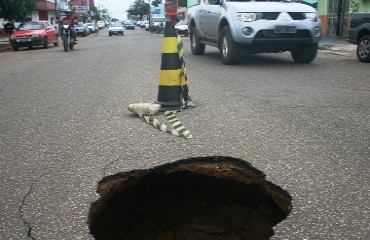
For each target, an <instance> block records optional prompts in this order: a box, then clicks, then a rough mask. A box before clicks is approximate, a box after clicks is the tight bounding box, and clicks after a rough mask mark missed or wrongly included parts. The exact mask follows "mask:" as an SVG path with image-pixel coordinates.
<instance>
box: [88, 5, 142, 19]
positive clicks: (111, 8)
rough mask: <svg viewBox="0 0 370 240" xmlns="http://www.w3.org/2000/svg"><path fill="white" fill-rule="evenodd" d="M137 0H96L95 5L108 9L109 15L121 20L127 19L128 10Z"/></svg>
mask: <svg viewBox="0 0 370 240" xmlns="http://www.w3.org/2000/svg"><path fill="white" fill-rule="evenodd" d="M134 2H135V0H95V6H96V7H97V8H99V3H100V8H101V9H103V8H106V9H108V12H109V15H110V16H112V17H113V18H117V19H119V20H126V19H127V12H126V11H127V10H128V9H129V7H130V6H131V5H132V4H133V3H134Z"/></svg>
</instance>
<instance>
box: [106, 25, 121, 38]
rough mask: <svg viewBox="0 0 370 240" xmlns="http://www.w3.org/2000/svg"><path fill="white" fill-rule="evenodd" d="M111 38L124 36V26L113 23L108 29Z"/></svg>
mask: <svg viewBox="0 0 370 240" xmlns="http://www.w3.org/2000/svg"><path fill="white" fill-rule="evenodd" d="M108 32H109V36H112V35H122V36H123V26H122V24H121V23H120V22H115V23H111V25H110V26H109V29H108Z"/></svg>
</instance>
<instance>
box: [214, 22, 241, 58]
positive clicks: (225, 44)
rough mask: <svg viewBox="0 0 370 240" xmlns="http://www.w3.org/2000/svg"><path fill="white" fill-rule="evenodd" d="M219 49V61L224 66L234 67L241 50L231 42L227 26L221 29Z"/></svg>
mask: <svg viewBox="0 0 370 240" xmlns="http://www.w3.org/2000/svg"><path fill="white" fill-rule="evenodd" d="M219 48H220V53H221V59H222V62H223V63H224V64H226V65H234V64H238V63H239V59H240V57H241V49H240V47H239V46H238V44H236V43H235V42H234V41H233V39H232V37H231V31H230V28H229V27H228V26H225V27H223V28H222V31H221V41H220V46H219Z"/></svg>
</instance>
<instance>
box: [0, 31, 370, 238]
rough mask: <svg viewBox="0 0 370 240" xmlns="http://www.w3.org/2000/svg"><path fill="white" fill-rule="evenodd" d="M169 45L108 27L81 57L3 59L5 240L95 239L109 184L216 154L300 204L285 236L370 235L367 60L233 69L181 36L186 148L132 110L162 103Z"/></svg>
mask: <svg viewBox="0 0 370 240" xmlns="http://www.w3.org/2000/svg"><path fill="white" fill-rule="evenodd" d="M162 39H163V36H162V35H158V34H150V32H146V31H145V30H143V29H137V30H134V31H133V30H128V31H126V32H125V36H113V37H108V33H107V31H106V30H102V31H100V32H99V33H97V34H92V35H90V36H88V37H86V38H79V43H78V45H77V46H76V48H75V50H74V51H71V52H64V51H63V49H62V47H61V46H59V47H54V46H52V45H50V47H49V49H42V48H40V49H34V50H28V49H24V50H20V51H18V52H13V51H8V52H2V53H0V72H1V74H0V149H1V155H0V176H1V177H0V186H1V187H0V189H1V190H0V239H53V240H58V239H63V240H65V239H71V240H72V239H73V240H76V239H89V238H91V237H90V236H89V234H88V232H89V230H88V226H87V223H86V222H87V214H88V211H89V207H90V204H91V203H92V202H93V201H95V200H96V199H97V198H98V195H97V194H96V192H95V190H96V186H97V183H98V181H100V180H101V179H102V178H103V177H104V176H108V175H111V174H115V173H118V172H122V171H129V170H133V169H147V168H151V167H154V166H158V165H161V164H164V163H169V162H174V161H177V160H180V159H186V158H190V157H200V156H215V155H218V156H231V157H235V158H239V159H243V160H245V161H248V162H249V163H251V164H252V165H253V166H254V167H256V168H258V169H259V170H261V171H263V172H264V173H265V174H266V175H267V179H268V180H269V181H271V182H273V183H275V184H277V185H279V186H281V187H282V188H284V189H285V190H287V191H288V192H289V193H290V194H291V195H292V197H293V210H292V213H291V214H290V215H289V216H288V218H287V219H286V220H285V221H283V222H282V223H280V224H279V225H278V226H276V228H275V233H276V234H275V236H274V237H273V239H369V238H370V187H369V183H370V174H369V170H370V164H369V159H370V110H369V105H370V78H369V64H363V63H360V62H359V61H358V60H357V59H356V57H355V54H354V52H353V51H344V50H341V51H320V52H319V54H318V57H317V59H316V60H315V61H314V62H313V63H311V64H294V63H293V61H292V59H291V57H290V55H289V54H287V53H284V54H258V55H252V56H249V57H248V58H246V59H245V60H243V61H242V62H241V64H239V65H237V66H225V65H223V64H222V63H221V60H220V57H219V56H218V52H217V50H216V49H215V48H211V47H209V48H207V50H206V54H205V55H203V56H193V55H191V52H190V47H189V39H188V38H183V42H184V55H185V62H186V67H187V71H188V86H189V91H190V95H191V97H192V99H193V100H194V102H196V103H197V105H198V106H197V107H196V108H194V109H186V110H184V111H182V112H179V113H178V114H177V116H178V117H179V118H180V119H181V121H182V122H183V123H184V125H185V126H186V127H187V128H188V130H189V131H190V132H191V133H192V135H193V139H191V140H186V139H182V138H179V137H176V136H172V135H169V134H166V133H163V132H160V131H158V130H157V129H154V128H153V127H152V126H150V125H148V124H146V123H145V122H143V121H142V120H141V119H139V118H138V117H136V116H134V115H133V114H132V113H130V112H129V111H128V110H127V106H128V105H129V104H130V103H140V102H153V101H155V100H156V99H157V94H158V79H159V72H160V62H161V54H162Z"/></svg>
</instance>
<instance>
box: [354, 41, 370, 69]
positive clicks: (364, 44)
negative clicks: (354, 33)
mask: <svg viewBox="0 0 370 240" xmlns="http://www.w3.org/2000/svg"><path fill="white" fill-rule="evenodd" d="M356 53H357V58H358V60H360V61H361V62H366V63H368V62H370V35H366V36H363V37H362V38H360V41H359V42H358V45H357V50H356Z"/></svg>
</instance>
